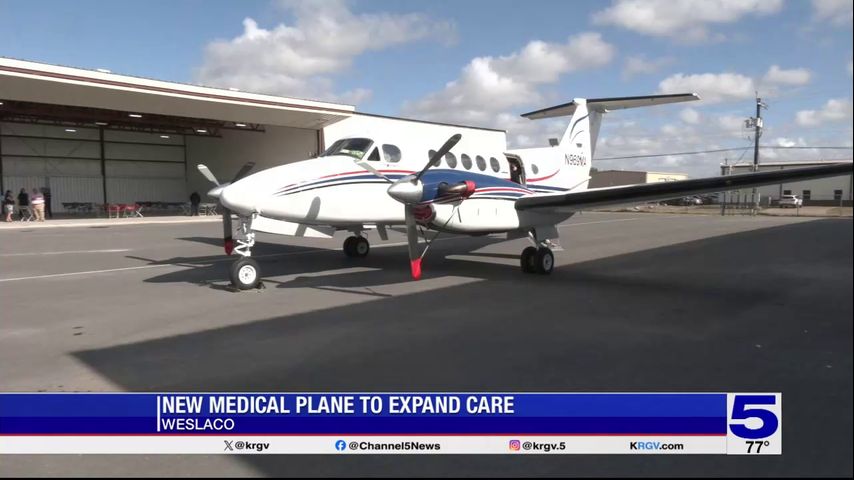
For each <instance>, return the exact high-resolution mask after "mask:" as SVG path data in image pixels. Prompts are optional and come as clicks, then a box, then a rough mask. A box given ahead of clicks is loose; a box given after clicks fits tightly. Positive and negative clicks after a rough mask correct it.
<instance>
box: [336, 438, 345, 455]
mask: <svg viewBox="0 0 854 480" xmlns="http://www.w3.org/2000/svg"><path fill="white" fill-rule="evenodd" d="M346 448H347V442H345V441H344V440H338V441H337V442H335V450H338V451H339V452H343V451H344V450H345V449H346Z"/></svg>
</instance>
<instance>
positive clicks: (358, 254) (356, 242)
mask: <svg viewBox="0 0 854 480" xmlns="http://www.w3.org/2000/svg"><path fill="white" fill-rule="evenodd" d="M370 251H371V244H370V243H369V242H368V239H367V238H365V237H363V236H361V235H353V236H352V237H347V240H344V255H347V256H348V257H350V258H364V257H367V256H368V253H369V252H370Z"/></svg>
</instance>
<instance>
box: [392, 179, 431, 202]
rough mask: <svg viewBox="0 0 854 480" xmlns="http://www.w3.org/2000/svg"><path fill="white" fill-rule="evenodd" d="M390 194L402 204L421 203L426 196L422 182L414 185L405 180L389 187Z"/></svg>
mask: <svg viewBox="0 0 854 480" xmlns="http://www.w3.org/2000/svg"><path fill="white" fill-rule="evenodd" d="M388 194H389V196H391V198H393V199H395V200H397V201H398V202H400V203H407V204H412V203H419V202H420V201H421V197H422V196H423V195H424V185H423V184H422V183H421V182H420V181H418V182H415V183H412V182H410V181H409V180H407V179H405V178H404V179H402V180H400V181H398V182H395V183H393V184H392V185H391V186H390V187H388Z"/></svg>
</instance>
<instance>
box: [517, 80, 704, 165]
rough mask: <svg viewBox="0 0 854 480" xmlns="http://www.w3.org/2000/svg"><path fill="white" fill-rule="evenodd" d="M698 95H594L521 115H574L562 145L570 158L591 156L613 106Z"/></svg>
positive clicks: (675, 100) (657, 102)
mask: <svg viewBox="0 0 854 480" xmlns="http://www.w3.org/2000/svg"><path fill="white" fill-rule="evenodd" d="M699 99H700V97H699V96H698V95H697V94H696V93H679V94H674V95H645V96H640V97H614V98H591V99H587V100H585V99H583V98H576V99H574V100H573V101H571V102H569V103H565V104H563V105H557V106H554V107H549V108H544V109H542V110H537V111H534V112H529V113H526V114H524V115H522V116H523V117H525V118H527V119H530V120H538V119H541V118H553V117H564V116H567V115H572V121H570V123H569V126H568V127H567V129H566V132H564V134H563V138H561V140H560V143H559V147H560V148H561V150H563V152H564V153H565V154H566V155H567V160H570V157H571V156H572V155H580V156H581V157H582V158H584V159H587V160H589V159H592V158H593V154H594V153H595V152H596V140H597V139H598V138H599V126H600V125H601V123H602V115H603V114H605V113H608V112H610V111H612V110H622V109H625V108H637V107H650V106H653V105H664V104H667V103H678V102H690V101H694V100H699Z"/></svg>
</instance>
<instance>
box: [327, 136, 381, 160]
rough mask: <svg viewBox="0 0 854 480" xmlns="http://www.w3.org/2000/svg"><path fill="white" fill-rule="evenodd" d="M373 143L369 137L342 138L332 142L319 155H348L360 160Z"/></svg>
mask: <svg viewBox="0 0 854 480" xmlns="http://www.w3.org/2000/svg"><path fill="white" fill-rule="evenodd" d="M373 144H374V142H373V140H371V139H369V138H344V139H341V140H338V141H337V142H335V143H333V144H332V146H331V147H329V148H327V149H326V151H325V152H323V155H321V157H329V156H331V155H349V156H351V157H353V158H355V159H356V160H361V159H362V157H364V156H365V154H366V153H368V150H370V148H371V146H372V145H373Z"/></svg>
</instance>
